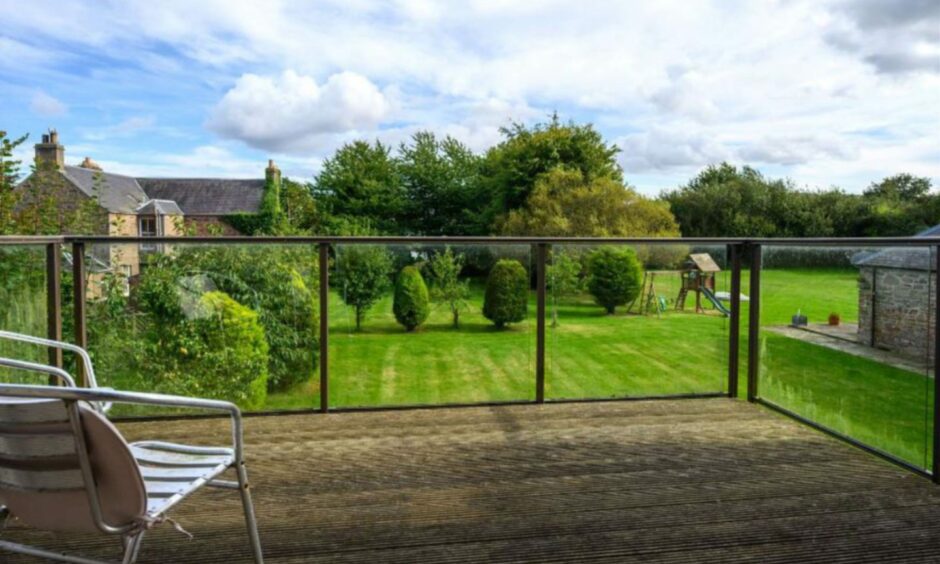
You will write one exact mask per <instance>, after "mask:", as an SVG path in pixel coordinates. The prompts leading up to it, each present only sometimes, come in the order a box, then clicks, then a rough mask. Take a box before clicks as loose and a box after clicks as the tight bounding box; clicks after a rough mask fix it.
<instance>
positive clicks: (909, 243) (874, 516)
mask: <svg viewBox="0 0 940 564" xmlns="http://www.w3.org/2000/svg"><path fill="white" fill-rule="evenodd" d="M136 242H138V241H137V240H134V239H127V240H124V239H96V238H68V239H43V240H36V239H7V240H4V241H2V246H0V253H3V254H0V257H2V259H3V260H0V265H3V264H6V265H8V266H7V267H4V268H8V270H6V272H11V270H9V268H12V267H13V266H17V269H15V271H16V272H17V273H19V274H18V275H19V276H21V277H22V280H23V281H22V283H21V284H20V285H16V284H13V285H12V287H13V290H11V289H7V290H6V291H7V292H14V291H15V289H16V288H19V287H20V286H29V285H32V287H34V288H38V290H37V292H35V296H34V299H33V300H32V301H30V300H28V299H26V298H25V297H24V298H22V299H17V300H15V301H12V302H11V301H7V302H6V303H8V304H9V305H8V306H7V310H6V311H5V312H4V314H5V315H6V317H5V318H4V323H6V324H7V325H8V326H7V327H4V328H8V329H13V330H25V329H31V330H32V332H33V333H36V334H44V333H49V334H61V332H63V331H64V332H65V334H66V336H67V338H69V339H74V340H75V341H78V342H81V343H86V344H87V345H88V346H89V347H90V348H91V350H92V352H93V353H94V354H95V355H96V362H98V364H99V366H113V367H121V366H125V368H122V369H121V370H117V369H116V370H115V371H114V374H117V375H118V376H109V374H108V372H107V371H104V370H100V369H99V374H98V378H99V380H100V381H103V382H105V383H107V384H108V385H117V386H118V387H129V388H133V389H138V390H154V389H156V390H160V389H161V386H168V385H171V384H173V383H174V381H173V380H172V379H171V378H170V376H168V375H159V376H154V375H152V374H150V373H142V372H134V370H133V369H135V368H136V366H137V365H136V364H135V362H136V361H134V360H133V359H134V358H136V357H135V355H137V354H139V352H136V351H135V350H134V349H135V347H136V346H137V345H138V344H141V343H149V342H151V341H148V339H153V335H152V334H151V333H148V332H147V331H149V330H151V329H152V327H151V326H149V325H148V322H147V321H146V320H145V319H141V318H138V317H133V316H135V315H136V316H143V315H145V314H144V313H143V312H144V309H143V305H142V302H140V301H139V300H141V299H143V295H142V294H141V293H140V292H141V290H140V286H134V285H133V284H143V283H145V282H144V281H142V280H141V279H142V278H143V277H144V276H147V275H148V274H150V275H152V274H153V271H152V270H149V268H153V267H148V270H147V271H146V272H145V273H144V274H142V275H139V277H140V278H141V279H138V280H133V281H132V291H131V299H130V300H129V301H128V302H127V303H125V302H121V303H120V304H118V305H119V306H120V307H117V306H115V309H108V308H107V307H105V305H107V304H105V303H104V301H106V299H107V293H106V289H107V286H106V284H103V285H102V281H99V280H98V278H96V277H97V276H98V274H96V273H87V271H86V270H85V266H84V265H83V264H82V262H83V261H82V259H81V257H85V256H86V255H89V256H90V253H92V252H93V250H94V248H95V247H96V246H98V245H109V246H110V248H111V249H115V248H118V247H120V245H122V244H130V245H133V244H135V243H136ZM165 242H166V243H167V251H166V256H167V257H168V258H167V260H169V261H177V262H178V261H186V260H194V261H195V260H199V261H200V262H198V263H197V262H186V263H185V268H178V269H177V270H172V271H170V270H168V271H166V272H171V273H176V277H175V278H173V277H169V278H167V277H164V278H163V279H164V280H170V282H171V286H173V287H175V288H179V289H181V290H180V292H179V293H178V295H179V296H182V298H181V299H183V300H184V301H185V299H186V296H187V295H188V294H190V293H196V294H199V293H203V294H204V293H205V292H207V291H224V290H226V288H223V287H222V286H223V285H224V284H226V282H225V279H223V278H222V277H221V276H219V272H223V271H224V272H226V273H230V272H233V270H232V269H234V268H236V267H237V264H236V263H234V262H232V260H233V258H237V259H238V260H241V261H247V262H248V263H250V264H253V265H256V266H257V265H259V264H262V261H263V260H269V259H271V257H273V256H281V258H283V259H284V260H287V261H293V262H292V264H293V265H294V267H295V268H294V270H295V271H296V272H297V273H298V274H297V276H298V277H299V279H301V280H303V281H305V284H306V287H307V288H308V289H309V290H310V292H309V294H310V295H309V296H308V297H309V298H310V300H309V301H305V302H303V303H306V304H308V305H310V306H311V307H312V308H313V311H315V313H316V314H317V319H316V322H315V323H312V324H311V328H312V330H314V332H315V337H316V339H315V340H314V341H312V342H314V343H315V347H314V348H312V349H311V350H306V349H304V352H308V353H310V356H304V357H303V360H302V362H307V363H309V364H310V366H309V368H310V375H309V377H305V378H303V379H301V380H299V381H298V382H296V383H294V384H292V385H290V386H286V387H277V386H273V387H271V389H270V390H269V391H268V393H267V394H266V395H265V397H264V398H262V399H260V400H258V401H255V400H257V398H255V400H251V401H249V400H245V401H246V403H245V404H244V405H245V408H246V410H247V411H250V412H252V413H253V414H254V416H252V417H249V418H248V419H247V423H246V443H247V444H248V445H249V447H248V448H249V450H248V460H249V465H250V466H251V469H252V475H253V478H254V481H255V489H256V491H255V497H256V504H257V506H258V513H259V521H260V524H261V534H262V542H263V544H264V547H265V553H266V557H267V559H268V561H270V562H422V561H427V562H442V561H446V562H480V561H486V562H525V561H531V562H546V561H557V562H571V561H580V560H583V561H601V562H604V561H611V562H622V561H634V560H636V561H654V562H709V561H732V562H735V561H795V560H800V561H816V562H833V561H852V562H856V561H872V562H882V561H887V560H891V559H908V560H913V561H923V560H931V559H935V558H937V557H938V556H940V549H938V547H937V546H936V539H937V538H940V524H938V523H940V519H938V517H940V490H937V489H936V486H935V485H934V484H932V483H931V480H930V479H925V478H933V479H936V478H937V477H938V465H937V460H936V458H935V457H934V454H933V453H934V452H935V450H936V448H937V443H938V437H937V435H936V434H935V433H934V426H935V421H936V420H937V419H936V418H937V416H938V413H937V410H936V409H935V406H936V405H937V401H936V399H937V398H936V394H937V391H936V387H935V386H934V378H933V374H934V373H935V370H936V362H937V360H936V355H935V354H934V351H935V350H936V343H935V340H936V338H937V332H936V324H937V300H936V297H935V292H936V290H935V287H936V282H935V280H936V264H937V258H938V253H937V240H929V239H928V240H924V239H880V240H659V241H650V240H564V239H554V240H548V239H507V240H500V239H482V240H478V239H458V238H455V239H383V238H371V239H352V238H323V239H320V238H313V239H307V238H298V239H241V238H235V239H229V238H211V239H208V238H207V239H174V240H172V241H171V240H167V241H165ZM447 247H450V248H451V249H452V250H453V251H454V252H455V254H460V255H463V256H464V257H465V258H464V260H465V261H467V262H465V263H464V266H463V267H462V270H461V279H466V280H467V281H468V282H467V287H468V290H467V295H466V296H465V298H464V299H465V301H466V302H468V305H467V306H466V307H465V308H464V309H462V310H460V316H459V323H460V325H459V326H458V327H456V328H454V327H453V326H452V316H451V311H450V309H449V308H447V307H444V306H441V305H438V306H435V307H434V308H432V310H431V312H430V315H429V316H428V319H427V320H426V321H425V322H424V324H423V325H421V326H420V327H419V328H418V329H417V330H415V331H407V330H406V329H405V328H403V327H401V326H399V325H398V324H397V323H396V319H395V317H394V316H393V315H392V312H391V310H392V301H391V297H390V293H391V290H387V291H386V292H385V294H383V295H382V296H380V297H379V298H378V300H377V301H376V302H375V303H374V304H373V305H372V307H371V308H370V309H369V310H368V312H367V314H366V315H365V317H364V319H361V320H360V321H361V323H360V327H359V328H358V329H357V328H356V317H357V316H356V312H355V308H353V307H352V306H350V305H349V295H350V292H352V290H353V286H352V284H351V282H350V277H349V272H348V271H347V272H344V271H342V269H343V268H351V265H352V264H353V263H352V262H350V261H349V260H348V258H349V255H346V254H345V253H348V252H349V250H350V249H358V248H380V249H385V250H386V251H388V253H389V254H390V255H391V257H392V261H391V265H392V266H391V267H390V270H389V272H388V274H389V275H390V276H391V275H394V274H397V273H398V272H400V271H401V269H402V268H403V267H404V266H407V265H410V264H418V263H421V262H424V261H427V260H429V259H430V257H433V256H436V254H437V253H440V252H443V250H444V249H445V248H447ZM602 247H618V248H619V247H630V248H632V249H634V251H635V254H636V256H637V257H638V258H639V260H640V262H641V267H642V271H641V273H640V274H641V277H642V278H643V280H642V282H641V285H642V288H641V291H639V292H638V293H637V296H636V299H635V300H634V302H632V303H630V304H624V305H621V306H618V307H617V309H616V312H615V314H614V315H606V314H605V312H604V311H603V308H601V306H598V305H597V304H595V303H594V300H593V299H592V297H591V293H590V291H589V290H587V289H584V288H583V287H582V288H574V289H571V288H566V287H565V286H564V285H563V284H561V283H560V281H561V278H562V276H564V273H563V272H561V269H560V267H559V265H560V264H562V263H563V260H562V259H561V258H560V257H566V256H567V257H569V258H572V257H573V258H574V259H575V260H576V261H584V260H587V259H586V258H585V257H586V256H588V255H589V254H590V253H591V252H592V251H594V250H595V249H597V248H602ZM223 249H239V253H238V254H236V255H232V254H227V253H222V252H219V251H220V250H223ZM63 250H68V251H69V252H70V255H71V256H74V257H79V258H78V259H77V260H73V261H71V264H69V265H68V266H69V267H70V268H68V269H67V270H68V271H67V272H63V270H62V264H61V261H60V257H61V255H62V252H63ZM190 251H191V254H187V253H189V252H190ZM706 254H707V255H708V256H709V257H710V259H711V260H712V261H713V263H714V265H715V267H717V270H714V269H713V268H712V267H711V266H709V265H708V264H706V263H704V262H703V263H699V262H697V261H692V262H691V263H690V262H689V260H687V258H688V257H689V256H690V255H698V256H699V258H701V255H706ZM481 257H483V258H481ZM500 259H508V260H513V261H516V262H517V263H518V264H520V265H521V266H522V268H523V269H524V270H525V275H526V279H527V290H526V292H527V298H528V301H529V303H528V311H527V314H526V316H525V317H524V318H523V319H521V320H519V321H515V322H512V323H509V324H508V326H507V327H504V328H496V327H494V326H492V324H491V322H490V320H489V319H488V318H486V317H485V316H483V315H482V314H481V304H482V299H483V296H484V294H485V289H484V287H483V286H484V283H485V279H486V277H487V274H488V269H490V271H491V269H492V265H493V264H495V263H496V262H497V261H498V260H500ZM471 261H477V262H471ZM579 264H583V262H580V263H579ZM194 265H198V268H197V267H196V266H194ZM487 265H488V266H487ZM156 268H160V266H159V265H158V266H157V267H156ZM692 273H694V274H692ZM227 276H228V274H227ZM577 276H578V277H581V276H583V272H581V270H580V268H579V269H578V273H577ZM229 278H231V276H229ZM709 278H710V279H711V280H712V281H711V282H706V280H707V279H709ZM8 280H10V278H8ZM273 280H275V282H274V283H275V284H276V285H277V287H278V288H286V287H290V286H291V285H292V284H293V285H294V286H295V287H296V286H297V285H298V283H297V279H296V278H290V277H274V278H273ZM697 281H698V282H701V286H700V289H702V291H701V292H696V291H695V288H694V286H691V285H690V284H695V283H696V282H697ZM209 282H211V283H212V284H215V287H213V288H209V287H207V286H206V284H207V283H209ZM146 283H149V282H146ZM263 283H268V282H263ZM7 286H8V287H10V286H11V285H9V284H8V285H7ZM261 287H262V282H258V283H257V284H256V285H254V286H252V288H250V290H252V291H254V292H255V294H256V293H257V290H258V289H259V288H261ZM683 288H685V289H686V290H688V291H687V292H686V295H685V300H684V301H685V304H684V306H685V307H684V308H680V307H678V306H679V305H680V304H679V302H681V301H682V300H681V299H680V296H681V295H682V293H683ZM704 289H707V290H708V292H705V291H704ZM236 291H237V288H235V289H232V290H230V293H231V294H232V295H235V294H236ZM255 294H252V292H251V291H247V290H246V291H245V293H244V294H242V296H241V297H240V299H238V300H237V301H239V302H245V303H248V302H249V301H250V299H249V298H251V297H252V296H253V295H255ZM70 296H80V297H82V298H83V299H79V300H74V299H69V298H70ZM245 296H247V297H245ZM135 300H138V301H135ZM438 302H439V300H438ZM193 303H195V302H193ZM258 304H259V305H258V306H257V307H259V308H263V307H265V306H264V304H262V303H261V302H260V301H259V302H258ZM111 305H114V304H111ZM199 311H200V310H199V308H198V307H195V306H193V307H192V308H191V309H188V310H186V312H187V314H188V315H189V317H187V316H186V315H184V316H183V317H180V318H179V321H178V322H177V323H178V324H180V326H183V325H184V324H185V323H187V322H188V321H187V320H189V319H191V317H192V316H193V315H194V314H196V313H198V312H199ZM831 314H836V317H838V318H839V319H831V320H830V317H832V316H831ZM123 315H128V316H131V318H132V319H133V323H131V322H130V321H128V319H125V318H124V317H121V316H123ZM892 315H894V317H891V316H892ZM804 317H805V319H804ZM308 321H309V320H308ZM836 321H837V322H838V323H837V324H836V323H833V324H832V325H830V322H836ZM63 324H64V329H63ZM109 324H110V325H109ZM116 335H123V336H124V338H123V339H118V338H117V337H116ZM269 337H270V335H269ZM96 339H97V340H96ZM107 339H114V340H113V341H107ZM108 342H113V343H118V345H116V346H115V347H112V348H109V347H107V346H105V345H106V343H108ZM298 346H301V345H298ZM3 352H4V353H5V354H11V353H12V352H21V353H23V351H3ZM23 354H25V353H23ZM179 354H180V355H182V356H186V355H193V354H195V353H194V352H193V351H191V350H187V351H180V352H179ZM314 359H315V360H314ZM51 360H52V361H53V362H64V364H65V365H66V366H68V362H69V361H68V359H58V358H54V357H53V358H51ZM180 362H182V361H180ZM109 363H110V364H109ZM210 368H211V367H210ZM220 373H221V372H220ZM220 373H211V374H216V376H215V377H218V374H220ZM271 373H272V374H273V373H274V372H273V371H272V372H271ZM207 374H210V372H207ZM233 375H234V372H233ZM233 377H234V376H233ZM109 378H112V380H109ZM118 378H120V379H118ZM206 385H207V386H209V384H206ZM206 389H207V390H208V391H209V392H211V393H220V394H221V393H227V392H226V390H224V389H218V390H217V389H215V388H212V387H211V386H210V387H207V388H206ZM192 415H193V414H189V413H169V414H167V413H151V412H126V413H122V414H119V417H118V420H119V426H120V427H121V428H122V430H123V431H124V432H125V434H126V435H127V436H128V438H129V439H132V440H133V439H136V438H141V437H148V438H152V437H154V436H155V435H157V436H159V437H160V438H165V439H167V440H185V441H186V442H196V443H205V444H208V443H210V442H212V441H213V439H214V438H216V437H218V436H220V435H222V434H224V430H223V426H224V422H223V421H221V420H214V419H199V420H198V421H199V423H198V424H193V419H191V416H192ZM199 495H203V496H207V499H208V498H209V497H212V498H213V499H212V503H204V504H201V503H194V504H190V505H188V506H185V507H181V510H180V512H179V513H178V514H177V515H176V516H175V517H176V518H177V519H178V520H179V521H180V522H181V523H182V524H183V526H185V527H186V528H187V529H188V530H189V531H190V532H192V533H193V534H194V535H195V539H194V540H193V541H191V542H186V541H185V539H183V538H182V537H181V536H180V534H179V533H178V532H176V531H174V530H173V529H172V528H171V527H164V528H160V529H158V530H156V531H154V532H153V534H152V536H151V538H150V540H149V542H148V544H147V545H146V546H145V550H144V552H143V553H142V555H141V557H142V561H148V562H166V561H187V562H221V561H242V560H244V559H245V555H246V554H247V542H246V541H245V540H244V537H243V534H242V525H241V521H240V519H241V516H240V513H239V511H238V508H237V500H236V499H234V498H231V496H226V495H224V494H223V493H219V492H206V493H202V494H199ZM5 535H7V536H8V537H9V538H11V539H13V540H18V541H21V542H27V543H30V542H35V543H39V544H44V545H46V546H50V545H54V546H56V547H57V548H59V547H61V550H64V551H78V552H82V553H85V554H92V555H94V554H98V555H99V556H102V557H104V556H107V555H109V554H111V553H113V551H114V546H113V544H114V543H113V542H109V541H108V540H104V541H102V542H101V543H97V542H93V541H92V540H89V538H88V537H87V536H86V537H81V538H79V537H69V536H58V537H56V538H55V539H50V537H49V536H47V535H42V534H40V533H37V532H31V531H27V530H25V529H21V528H18V527H17V526H16V524H15V523H13V524H11V526H10V527H9V528H8V531H7V533H5ZM109 551H110V552H109ZM10 561H11V562H21V561H22V562H26V560H15V559H14V560H10Z"/></svg>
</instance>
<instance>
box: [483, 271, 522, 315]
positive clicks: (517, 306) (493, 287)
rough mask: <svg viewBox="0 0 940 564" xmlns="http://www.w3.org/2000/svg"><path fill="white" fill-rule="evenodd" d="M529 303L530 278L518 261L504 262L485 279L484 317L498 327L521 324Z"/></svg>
mask: <svg viewBox="0 0 940 564" xmlns="http://www.w3.org/2000/svg"><path fill="white" fill-rule="evenodd" d="M528 302H529V276H528V274H526V271H525V267H523V266H522V264H521V263H520V262H518V261H515V260H508V259H503V260H500V261H499V262H497V263H496V265H495V266H493V269H492V270H491V271H490V275H489V276H488V277H487V279H486V294H485V295H484V298H483V315H484V317H486V318H487V319H489V320H490V321H492V322H493V324H495V325H496V327H499V328H503V327H505V326H506V324H507V323H516V322H518V321H522V320H523V319H525V316H526V307H527V306H528Z"/></svg>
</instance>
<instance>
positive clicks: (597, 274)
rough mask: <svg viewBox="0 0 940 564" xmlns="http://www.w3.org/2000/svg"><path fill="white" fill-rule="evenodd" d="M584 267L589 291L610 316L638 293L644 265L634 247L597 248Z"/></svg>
mask: <svg viewBox="0 0 940 564" xmlns="http://www.w3.org/2000/svg"><path fill="white" fill-rule="evenodd" d="M587 266H588V291H589V292H591V295H592V296H594V301H596V302H597V304H598V305H600V306H602V307H603V308H604V309H605V310H606V311H607V313H608V314H609V315H613V313H614V311H615V310H616V309H617V306H621V305H624V304H627V303H629V302H631V301H633V300H634V299H636V297H637V296H638V295H639V294H640V286H641V284H642V283H643V267H642V266H641V265H640V261H639V259H637V256H636V252H635V251H634V250H633V249H631V248H629V247H600V248H598V249H596V250H594V251H593V252H592V253H591V254H590V255H589V256H588V264H587Z"/></svg>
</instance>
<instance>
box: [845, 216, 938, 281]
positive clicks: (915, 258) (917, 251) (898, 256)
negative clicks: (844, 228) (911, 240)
mask: <svg viewBox="0 0 940 564" xmlns="http://www.w3.org/2000/svg"><path fill="white" fill-rule="evenodd" d="M915 237H936V238H940V225H935V226H933V227H931V228H930V229H926V230H924V231H921V232H920V233H918V234H917V235H915ZM852 264H854V265H855V266H869V267H878V268H898V269H904V270H936V264H935V261H934V260H931V252H930V248H928V247H919V248H914V247H892V248H888V249H885V250H883V251H875V252H867V253H866V252H863V253H858V254H857V255H855V256H854V257H852Z"/></svg>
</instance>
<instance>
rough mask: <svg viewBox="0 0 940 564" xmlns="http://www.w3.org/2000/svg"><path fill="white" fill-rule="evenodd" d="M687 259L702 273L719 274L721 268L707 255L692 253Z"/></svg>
mask: <svg viewBox="0 0 940 564" xmlns="http://www.w3.org/2000/svg"><path fill="white" fill-rule="evenodd" d="M689 258H690V259H691V260H692V262H693V263H695V267H696V268H698V269H699V270H701V271H702V272H721V267H719V266H718V264H717V263H716V262H715V260H714V259H713V258H712V256H711V255H710V254H708V253H693V254H691V255H689Z"/></svg>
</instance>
